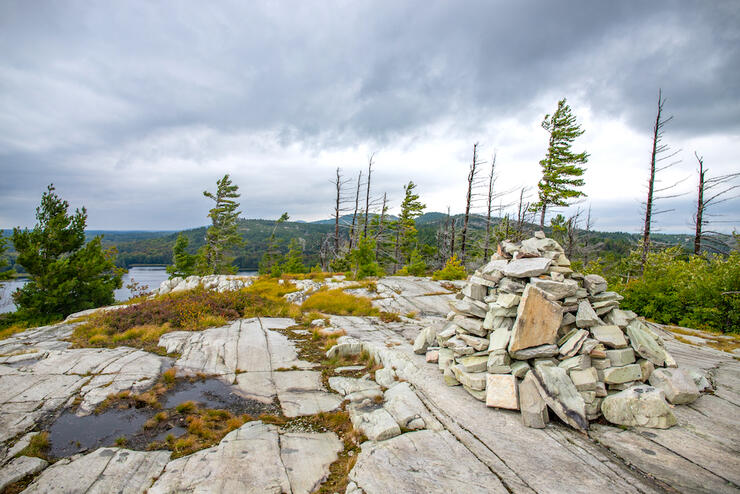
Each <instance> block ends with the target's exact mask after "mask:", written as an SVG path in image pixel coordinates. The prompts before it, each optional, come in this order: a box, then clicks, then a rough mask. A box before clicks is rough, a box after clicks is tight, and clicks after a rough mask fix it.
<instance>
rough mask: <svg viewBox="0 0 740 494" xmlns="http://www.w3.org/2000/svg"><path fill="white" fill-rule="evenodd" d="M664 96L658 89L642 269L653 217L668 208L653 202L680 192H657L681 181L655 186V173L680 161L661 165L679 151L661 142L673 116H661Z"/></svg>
mask: <svg viewBox="0 0 740 494" xmlns="http://www.w3.org/2000/svg"><path fill="white" fill-rule="evenodd" d="M665 101H666V100H665V98H663V92H662V90H658V113H657V115H656V117H655V125H654V127H653V147H652V152H651V154H650V176H649V178H648V193H647V199H646V200H645V203H644V207H645V223H644V226H643V230H642V259H641V266H642V268H643V269H644V267H645V262H646V261H647V255H648V252H649V251H650V233H651V229H652V224H653V217H654V216H657V215H658V214H662V213H667V212H668V211H672V210H671V209H669V210H662V211H659V210H657V209H656V207H655V202H656V201H658V200H660V199H670V198H673V197H678V196H679V195H681V194H673V195H664V196H661V195H659V194H661V193H663V192H665V191H668V190H671V189H673V188H674V187H676V186H677V185H678V184H679V183H680V182H681V181H679V182H676V183H674V184H672V185H669V186H666V187H662V188H658V187H657V186H656V182H659V181H658V180H656V175H657V174H658V173H660V172H661V171H664V170H666V169H668V168H671V167H672V166H674V165H676V164H678V163H679V162H680V161H679V160H676V161H671V162H669V163H668V164H666V165H661V163H663V162H665V161H666V160H670V159H672V158H674V157H675V156H676V155H677V154H678V153H680V152H681V150H680V149H679V150H678V151H675V152H671V150H670V147H669V146H668V145H667V144H662V142H661V141H662V140H663V128H664V127H665V126H666V125H667V124H668V123H669V122H670V121H671V120H673V116H672V115H671V116H670V117H668V118H664V117H663V105H664V104H665Z"/></svg>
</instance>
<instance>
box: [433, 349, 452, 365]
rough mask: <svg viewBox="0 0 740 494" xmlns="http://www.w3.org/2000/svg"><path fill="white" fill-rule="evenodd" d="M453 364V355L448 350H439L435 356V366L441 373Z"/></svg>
mask: <svg viewBox="0 0 740 494" xmlns="http://www.w3.org/2000/svg"><path fill="white" fill-rule="evenodd" d="M454 362H455V355H454V353H453V352H452V350H450V349H449V348H440V349H439V355H438V356H437V366H438V367H439V370H441V371H443V370H445V369H446V368H447V367H449V366H450V364H453V363H454Z"/></svg>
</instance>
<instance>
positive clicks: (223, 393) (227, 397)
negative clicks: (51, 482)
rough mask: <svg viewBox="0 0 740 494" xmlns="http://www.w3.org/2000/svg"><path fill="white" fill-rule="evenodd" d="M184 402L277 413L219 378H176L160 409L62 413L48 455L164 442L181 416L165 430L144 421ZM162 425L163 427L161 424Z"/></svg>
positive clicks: (179, 432) (180, 431)
mask: <svg viewBox="0 0 740 494" xmlns="http://www.w3.org/2000/svg"><path fill="white" fill-rule="evenodd" d="M186 401H193V402H196V403H197V404H198V405H200V406H201V407H202V408H210V409H221V410H228V411H229V412H231V413H233V414H234V415H241V414H245V413H247V414H250V415H252V416H258V415H259V414H261V413H279V407H278V406H277V405H276V404H264V403H260V402H258V401H254V400H247V399H244V398H242V397H240V396H239V395H237V394H235V393H234V392H233V387H232V386H230V385H228V384H226V383H224V382H223V381H221V380H219V379H206V380H199V381H192V382H191V381H189V380H178V382H177V384H176V385H175V387H174V388H173V389H172V390H170V391H169V392H167V393H166V394H164V395H163V396H162V397H160V400H159V402H160V403H161V404H162V409H161V410H155V409H152V408H148V407H144V408H128V409H123V410H122V409H118V408H115V405H114V406H113V407H111V408H108V409H107V410H105V411H104V412H102V413H100V414H97V415H95V414H92V415H87V416H85V417H78V416H76V415H75V414H74V413H72V412H69V411H67V412H64V413H63V414H62V415H61V416H59V418H57V419H56V420H55V421H54V423H53V424H52V425H51V427H50V428H49V429H48V431H49V439H50V442H51V448H50V451H49V455H50V456H51V457H52V458H62V457H66V456H71V455H73V454H76V453H81V452H85V451H92V450H95V449H97V448H100V447H105V446H114V445H115V442H116V439H118V438H120V437H125V438H126V439H127V443H126V446H127V447H130V448H134V449H143V448H145V447H146V445H147V444H149V443H151V442H152V441H164V440H165V439H166V438H167V436H168V435H169V434H172V436H174V437H176V438H177V437H180V436H182V435H183V434H184V433H185V432H186V429H185V428H184V427H181V426H180V425H185V424H184V421H183V420H182V418H180V419H179V422H175V423H179V424H180V425H175V423H172V424H170V425H171V426H170V427H168V428H167V429H166V430H164V431H162V430H161V428H159V429H154V430H148V429H145V428H144V424H145V423H146V421H147V420H149V419H150V418H152V417H153V416H154V415H155V414H156V413H157V412H159V411H162V410H172V409H174V408H175V407H177V405H179V404H181V403H184V402H186ZM162 426H166V425H165V424H162Z"/></svg>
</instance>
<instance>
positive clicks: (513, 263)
mask: <svg viewBox="0 0 740 494" xmlns="http://www.w3.org/2000/svg"><path fill="white" fill-rule="evenodd" d="M620 300H622V297H621V296H620V295H619V294H617V293H616V292H610V291H607V283H606V281H605V280H604V278H602V277H601V276H598V275H586V276H584V275H581V274H579V273H574V272H573V270H572V269H571V268H570V261H569V260H568V258H567V257H566V256H565V254H564V252H563V248H562V247H561V246H560V245H559V244H558V243H557V242H556V241H554V240H552V239H548V238H546V237H545V235H544V233H543V232H537V234H536V235H535V237H533V238H530V239H527V240H524V241H522V242H516V243H514V242H506V241H504V242H502V243H501V244H500V245H499V247H498V252H497V253H496V254H494V255H493V257H492V259H491V261H490V262H489V263H488V264H486V265H485V266H483V267H481V268H480V269H479V270H478V271H476V272H475V273H474V274H473V275H472V276H471V277H470V279H469V280H468V283H467V284H466V285H465V287H464V288H463V290H462V291H461V292H460V293H459V294H458V298H457V300H455V301H454V302H452V303H451V304H450V306H451V309H452V312H450V313H449V314H448V316H447V320H448V322H447V324H446V325H444V327H442V328H432V327H430V328H426V329H424V330H423V331H422V332H421V333H420V334H419V336H418V338H417V339H416V341H415V344H414V350H415V352H416V353H420V354H421V353H426V357H427V361H428V362H436V363H437V365H438V366H439V369H440V370H441V371H442V372H443V375H444V380H445V382H446V383H447V384H448V385H450V386H457V385H462V386H463V387H464V388H465V390H466V391H467V392H469V393H470V394H471V395H472V396H474V397H475V398H477V399H478V400H481V401H484V402H485V403H486V405H487V406H489V407H496V408H506V409H512V410H520V411H521V413H522V420H523V422H524V423H525V425H528V426H530V427H544V426H545V424H546V423H547V421H548V411H547V410H548V407H549V409H550V410H552V411H553V412H555V413H556V414H557V415H558V416H559V417H560V418H561V419H562V420H563V421H564V422H566V423H568V424H570V425H571V426H573V427H575V428H577V429H582V430H585V429H586V428H587V427H588V422H589V420H594V419H596V418H598V417H599V416H600V415H601V414H602V411H603V413H604V415H605V418H606V419H607V420H610V421H612V422H615V423H621V424H624V425H638V424H637V423H632V422H635V421H640V420H642V418H640V417H638V418H635V417H634V416H630V417H628V416H627V415H629V413H626V412H625V410H624V407H625V406H626V407H628V408H629V407H630V406H631V404H632V403H633V402H634V400H637V401H640V402H641V403H642V404H643V405H644V404H645V403H648V402H649V403H650V404H652V405H651V406H653V405H654V406H653V408H651V409H650V413H652V414H654V415H655V418H654V420H653V421H652V422H653V423H652V426H655V427H661V426H662V427H670V426H671V425H673V424H674V423H675V418H674V417H673V415H672V413H671V412H670V407H669V406H668V404H667V403H665V399H664V397H668V399H669V401H671V402H672V403H678V402H683V403H686V402H687V401H693V399H696V397H698V394H699V392H698V389H697V388H696V386H695V384H694V383H693V381H692V379H691V378H690V377H688V375H686V374H684V373H681V372H680V371H678V370H675V371H671V370H667V369H666V370H661V371H657V370H655V369H656V368H660V367H676V363H675V361H674V360H673V358H672V357H671V356H670V355H669V354H668V352H667V351H666V350H665V348H664V347H663V342H662V340H661V338H660V337H659V336H658V335H656V334H654V333H653V332H652V331H651V330H650V329H649V328H648V327H647V326H646V325H645V324H644V323H642V322H641V321H640V320H639V319H637V316H636V314H635V313H633V312H631V311H625V310H621V309H619V301H620ZM646 381H650V383H651V384H652V385H653V386H655V387H656V388H659V389H655V388H653V387H650V386H642V387H640V385H643V383H645V382H646ZM692 386H693V388H692ZM637 388H639V389H637ZM636 389H637V391H635V390H636ZM625 390H631V391H630V392H629V393H624V394H623V395H621V396H617V394H618V393H622V392H624V391H625ZM607 397H613V399H612V398H609V400H611V401H610V403H609V404H607V406H604V400H605V399H607ZM625 399H626V400H627V401H624V400H625ZM620 400H622V401H624V405H623V406H622V405H620V404H621V403H622V401H620ZM630 400H631V401H630ZM676 400H678V401H676ZM660 403H663V404H664V405H665V406H664V407H661V406H659V405H660ZM656 424H657V425H656ZM639 425H644V424H639Z"/></svg>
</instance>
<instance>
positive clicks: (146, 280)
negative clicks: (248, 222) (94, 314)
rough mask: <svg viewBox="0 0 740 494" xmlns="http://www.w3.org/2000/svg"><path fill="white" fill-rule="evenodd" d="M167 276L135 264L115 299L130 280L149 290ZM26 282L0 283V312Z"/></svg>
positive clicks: (9, 307) (122, 296)
mask: <svg viewBox="0 0 740 494" xmlns="http://www.w3.org/2000/svg"><path fill="white" fill-rule="evenodd" d="M238 274H239V275H241V276H254V275H256V274H257V272H256V271H239V273H238ZM168 277H169V275H168V274H167V271H165V268H164V266H137V267H132V268H130V269H129V270H128V273H126V274H124V275H123V286H122V287H121V288H119V289H118V290H116V291H115V292H114V295H115V297H116V301H118V302H123V301H126V300H128V299H129V298H131V291H130V290H129V289H128V288H126V285H128V284H129V283H131V280H134V281H137V282H138V283H140V284H141V285H149V289H150V290H155V289H157V288H159V285H160V284H161V283H162V282H163V281H164V280H166V279H167V278H168ZM27 282H28V278H17V279H14V280H12V281H8V282H5V283H0V312H12V311H14V310H15V304H14V303H13V300H12V298H11V294H12V293H13V292H14V291H16V290H17V289H18V288H20V287H22V286H23V285H25V284H26V283H27Z"/></svg>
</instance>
